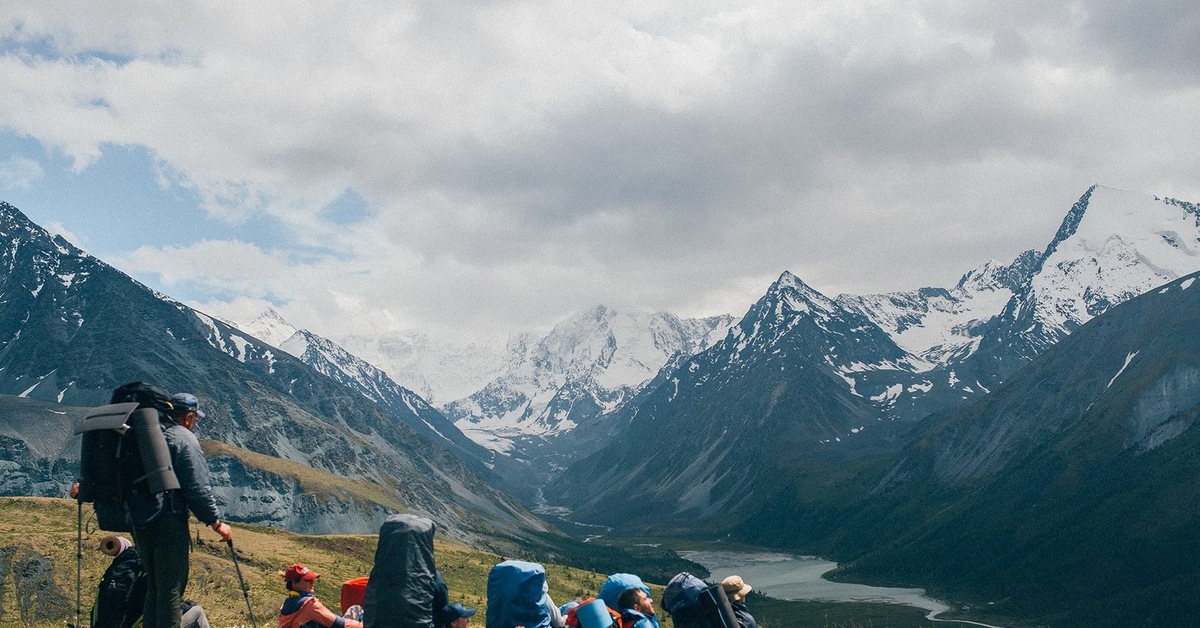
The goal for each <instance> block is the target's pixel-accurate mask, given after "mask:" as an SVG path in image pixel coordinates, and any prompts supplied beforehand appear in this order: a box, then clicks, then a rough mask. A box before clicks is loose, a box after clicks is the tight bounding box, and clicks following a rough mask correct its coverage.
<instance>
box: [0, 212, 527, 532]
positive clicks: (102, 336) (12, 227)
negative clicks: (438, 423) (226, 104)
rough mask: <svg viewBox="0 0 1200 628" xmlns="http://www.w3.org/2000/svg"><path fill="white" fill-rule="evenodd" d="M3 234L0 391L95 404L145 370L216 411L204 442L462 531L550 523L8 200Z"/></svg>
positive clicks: (446, 456) (313, 376)
mask: <svg viewBox="0 0 1200 628" xmlns="http://www.w3.org/2000/svg"><path fill="white" fill-rule="evenodd" d="M0 233H2V234H3V235H4V239H5V240H6V241H7V242H9V244H8V245H7V246H6V247H5V248H4V249H2V250H0V295H3V296H2V298H0V394H9V395H15V396H19V397H24V398H29V399H37V400H44V401H53V402H56V403H61V404H64V405H69V406H93V405H100V404H102V403H105V402H107V399H108V395H109V392H110V391H111V390H112V389H113V388H115V387H116V386H118V385H120V384H122V383H124V382H127V381H132V380H138V379H142V380H146V381H151V382H154V383H156V384H157V385H159V386H161V387H163V388H165V389H168V390H171V391H183V390H187V391H192V392H194V393H196V394H197V395H198V396H199V397H200V398H201V401H202V403H203V404H204V406H205V411H206V413H207V415H208V416H207V418H206V419H205V420H204V421H203V422H202V423H201V425H200V426H199V428H198V433H199V436H200V437H201V438H211V439H215V440H220V441H222V442H225V443H228V444H229V445H233V446H236V447H239V448H242V449H246V450H249V451H252V452H257V453H261V454H265V455H268V456H274V457H278V458H282V459H285V460H289V461H293V462H297V463H301V464H304V465H307V466H310V467H313V468H317V469H321V470H324V471H327V472H329V473H333V474H335V475H339V476H342V477H345V478H348V479H351V480H355V481H367V482H373V483H377V484H382V485H385V486H388V487H390V490H392V491H395V493H396V494H397V495H398V496H399V500H400V502H401V503H403V504H404V505H405V507H406V508H409V509H413V510H417V511H421V512H425V513H427V514H429V515H430V516H431V517H433V518H434V519H436V520H438V521H439V523H440V524H442V526H444V529H446V530H447V531H448V532H450V533H451V534H454V535H457V536H459V537H461V538H468V537H471V536H472V535H475V534H484V533H487V534H501V535H521V534H524V533H527V532H528V531H530V530H540V529H543V525H542V524H541V522H539V521H538V520H537V519H536V518H534V517H533V516H532V515H530V514H529V513H528V512H526V511H525V510H524V509H523V508H522V507H521V506H520V505H519V504H518V503H517V502H516V501H515V500H513V499H512V498H510V497H508V496H506V495H504V494H502V493H500V492H498V491H496V490H495V489H494V488H492V487H491V486H490V485H489V484H488V483H487V482H486V481H484V480H483V479H482V478H481V477H480V476H479V475H478V474H477V473H475V472H474V471H473V470H472V469H471V468H470V467H469V466H468V464H467V463H465V462H464V461H463V460H462V459H461V458H459V457H458V456H457V455H455V454H454V453H452V451H451V450H449V449H448V448H447V447H445V446H444V445H443V443H442V442H441V441H439V440H436V439H435V440H431V439H429V438H427V437H426V436H425V435H422V434H419V433H417V432H415V431H413V430H412V429H411V428H410V427H409V426H408V425H406V421H402V420H399V419H397V418H396V416H394V415H393V414H392V413H390V412H388V411H385V410H384V409H382V408H381V407H380V406H379V405H378V404H375V403H372V402H371V401H370V400H368V399H367V398H366V397H364V396H363V395H362V394H360V393H359V392H356V391H354V390H351V389H349V388H347V387H346V386H344V385H342V384H341V383H339V382H337V381H334V380H333V379H330V378H329V377H327V376H326V375H323V374H321V373H319V372H317V371H315V370H314V369H312V368H311V367H309V366H308V365H306V364H304V363H303V362H301V361H300V360H298V359H296V358H294V357H292V356H291V355H288V354H286V353H284V352H281V351H279V350H277V349H275V348H274V347H272V346H270V345H267V344H265V343H263V342H261V341H258V340H257V339H255V338H253V337H251V336H250V335H248V334H245V333H244V332H240V331H238V330H237V329H234V328H233V327H230V326H229V325H227V324H225V323H223V322H222V321H219V320H216V319H214V318H212V317H209V316H207V315H205V314H203V313H202V312H198V311H195V310H192V309H191V308H188V307H187V306H185V305H183V304H181V303H179V302H176V301H174V300H172V299H170V298H169V297H167V296H165V295H162V294H158V293H155V292H154V291H152V290H149V289H147V288H146V287H145V286H143V285H141V284H139V283H137V282H136V281H133V280H132V279H130V278H129V277H128V276H126V275H124V274H123V273H120V272H119V271H117V270H115V269H113V268H112V267H110V266H108V265H107V264H104V263H103V262H101V261H100V260H97V259H96V258H94V257H91V256H90V255H87V254H86V253H84V252H83V251H80V250H79V249H77V248H75V247H74V246H72V245H71V244H69V243H68V242H66V241H65V240H63V239H62V238H58V237H52V236H51V235H50V234H48V233H47V232H46V231H45V230H44V229H42V228H40V227H38V226H37V225H35V224H33V223H31V222H29V221H28V219H26V218H25V216H24V215H23V214H21V213H20V212H19V211H18V210H17V209H16V208H14V207H12V206H11V205H8V204H0ZM413 414H414V415H417V414H418V413H417V412H416V411H414V412H413ZM413 420H418V421H419V420H420V417H419V415H418V416H415V418H414V419H413ZM26 435H27V436H28V435H29V433H28V432H26ZM38 435H39V437H40V432H39V433H38ZM27 445H28V442H27ZM61 447H62V445H61V444H59V443H37V444H35V445H32V446H27V449H28V450H30V451H34V450H38V451H59V450H61V449H60V448H61ZM62 451H68V452H69V451H71V448H70V447H67V448H66V449H65V450H62ZM75 451H77V449H76V450H75ZM68 462H69V461H68ZM39 464H40V463H39ZM46 464H48V465H50V467H52V468H54V469H60V468H62V466H63V465H61V464H58V462H57V461H53V460H47V461H46ZM70 479H71V478H70V476H69V475H61V474H60V475H55V476H53V477H45V478H40V479H37V480H35V481H34V484H39V485H45V484H46V483H47V482H49V483H51V484H53V483H57V484H58V485H59V486H62V487H64V489H65V486H66V483H69V481H70ZM234 488H235V489H237V490H240V491H242V492H241V493H239V494H240V495H241V497H239V499H238V500H237V501H231V502H230V503H229V504H227V507H228V508H229V509H230V510H231V512H232V514H233V516H235V517H236V516H237V514H238V511H239V509H240V508H242V507H243V506H242V501H243V500H245V501H255V497H250V495H251V494H252V493H253V492H254V490H255V489H254V487H253V486H250V485H243V486H236V487H234ZM373 525H374V524H373V523H371V522H366V521H364V522H363V527H369V526H373Z"/></svg>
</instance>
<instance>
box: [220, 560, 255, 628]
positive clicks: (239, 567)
mask: <svg viewBox="0 0 1200 628" xmlns="http://www.w3.org/2000/svg"><path fill="white" fill-rule="evenodd" d="M225 544H226V545H228V546H229V555H230V556H233V568H234V569H235V570H237V577H238V582H239V583H240V584H241V585H242V597H244V598H246V611H247V612H249V613H250V624H251V625H253V626H254V628H258V622H257V621H255V619H254V609H253V608H252V607H251V606H250V594H249V593H247V592H246V581H245V580H243V579H242V565H241V563H239V562H238V557H237V552H235V551H233V539H229V540H228V541H225Z"/></svg>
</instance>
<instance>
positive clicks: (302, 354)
mask: <svg viewBox="0 0 1200 628" xmlns="http://www.w3.org/2000/svg"><path fill="white" fill-rule="evenodd" d="M238 328H239V329H241V330H243V331H245V332H246V333H249V334H251V335H253V336H254V337H256V338H260V339H262V340H264V341H266V342H267V343H269V344H271V345H274V346H276V347H278V348H279V349H281V350H282V351H284V352H286V353H288V354H290V355H292V356H295V357H296V358H299V359H300V360H301V361H302V362H304V363H305V364H307V365H309V366H310V367H312V368H313V369H315V370H316V371H317V372H318V373H321V374H323V375H325V376H326V377H329V378H330V379H333V380H334V381H337V382H340V383H342V384H344V385H346V386H347V387H349V388H351V389H353V390H357V391H358V392H360V393H362V395H363V396H364V397H366V398H367V399H370V400H371V401H374V402H375V403H376V404H378V405H379V406H380V407H382V408H384V409H385V410H387V411H388V412H389V413H390V414H392V415H393V416H395V417H396V418H397V419H399V420H400V421H403V422H404V423H405V425H407V426H408V427H409V428H411V429H412V430H413V431H415V432H417V433H418V434H421V435H423V436H425V437H426V438H428V439H430V440H432V441H438V442H441V443H442V446H443V447H446V448H448V449H450V450H451V451H453V452H455V453H457V454H458V455H459V456H460V457H461V458H463V460H465V461H467V462H468V463H469V464H473V465H474V466H475V467H476V469H477V470H479V471H480V472H483V473H487V471H486V467H485V466H484V464H483V461H486V460H488V459H490V458H491V457H492V456H491V453H490V452H489V451H488V450H486V449H484V448H483V447H480V446H479V445H477V444H476V443H475V441H473V440H471V439H470V438H467V437H466V436H465V435H464V434H463V433H462V432H461V431H460V430H459V429H458V428H457V427H455V425H454V423H452V422H450V421H449V420H448V419H447V418H446V417H445V416H444V415H443V414H442V413H441V412H439V411H437V410H436V409H435V408H434V407H433V406H431V405H430V404H429V402H427V401H426V400H425V399H423V398H421V396H420V395H417V394H416V393H415V392H413V391H411V390H409V389H407V388H405V387H403V386H401V385H399V384H397V383H396V382H395V381H394V380H393V379H392V378H391V377H390V376H388V374H387V373H385V372H383V370H381V369H379V368H378V367H376V366H374V365H372V364H370V363H368V362H367V361H366V360H363V359H362V358H359V357H358V356H356V355H354V354H352V353H350V352H349V351H347V350H346V349H344V348H342V347H341V346H339V345H338V344H337V343H335V342H333V341H332V340H329V339H328V338H324V337H321V336H318V335H316V334H314V333H312V332H310V331H308V330H306V329H298V328H296V327H295V326H293V325H292V324H291V323H288V322H287V321H285V320H284V319H283V317H282V316H280V315H279V313H278V312H276V311H274V310H268V311H267V312H264V313H263V314H262V315H260V316H259V317H258V318H256V319H255V320H253V321H251V322H250V323H247V324H244V325H239V326H238Z"/></svg>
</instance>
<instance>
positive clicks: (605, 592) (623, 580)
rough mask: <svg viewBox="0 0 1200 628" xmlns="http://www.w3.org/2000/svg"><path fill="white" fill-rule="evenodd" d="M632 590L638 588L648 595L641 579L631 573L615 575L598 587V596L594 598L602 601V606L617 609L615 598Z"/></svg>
mask: <svg viewBox="0 0 1200 628" xmlns="http://www.w3.org/2000/svg"><path fill="white" fill-rule="evenodd" d="M633 588H638V589H641V590H643V591H645V592H646V595H650V587H648V586H646V583H644V582H642V579H641V578H639V577H637V576H635V575H633V574H631V573H615V574H613V575H611V576H609V577H608V580H605V581H604V584H603V585H602V586H601V587H600V595H597V596H596V597H598V598H600V599H602V600H604V604H605V605H607V606H608V607H609V608H616V607H617V598H619V597H621V594H622V593H624V592H625V591H627V590H629V589H633Z"/></svg>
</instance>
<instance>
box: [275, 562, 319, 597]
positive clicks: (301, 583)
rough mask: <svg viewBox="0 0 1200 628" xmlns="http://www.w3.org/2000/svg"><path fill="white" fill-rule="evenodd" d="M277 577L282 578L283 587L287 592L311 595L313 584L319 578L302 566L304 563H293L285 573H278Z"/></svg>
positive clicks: (315, 573) (317, 574) (316, 574)
mask: <svg viewBox="0 0 1200 628" xmlns="http://www.w3.org/2000/svg"><path fill="white" fill-rule="evenodd" d="M279 575H280V576H283V582H284V586H286V587H287V590H288V591H299V592H301V593H312V590H313V583H314V582H316V580H317V578H320V577H321V574H319V573H317V572H315V571H313V570H311V569H309V568H308V567H306V566H304V563H295V564H293V565H292V566H291V567H288V568H287V570H286V571H281V572H279Z"/></svg>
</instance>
